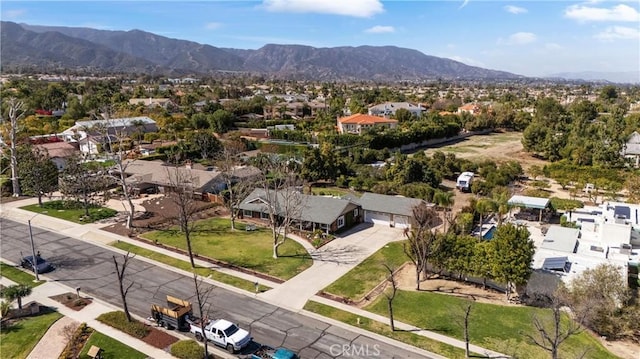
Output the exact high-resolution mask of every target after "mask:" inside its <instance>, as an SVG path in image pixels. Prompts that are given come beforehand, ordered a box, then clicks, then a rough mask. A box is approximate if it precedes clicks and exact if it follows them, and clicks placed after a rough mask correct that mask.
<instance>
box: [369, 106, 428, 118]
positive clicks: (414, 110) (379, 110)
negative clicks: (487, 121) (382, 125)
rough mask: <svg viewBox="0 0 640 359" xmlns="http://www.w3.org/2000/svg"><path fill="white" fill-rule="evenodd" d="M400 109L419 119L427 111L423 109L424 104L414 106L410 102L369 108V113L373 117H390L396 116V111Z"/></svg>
mask: <svg viewBox="0 0 640 359" xmlns="http://www.w3.org/2000/svg"><path fill="white" fill-rule="evenodd" d="M399 109H405V110H407V111H409V112H410V113H411V114H412V115H414V116H416V117H418V118H419V117H420V116H421V115H422V113H423V112H424V111H425V110H426V109H425V108H424V107H422V104H418V105H414V104H412V103H409V102H385V103H382V104H379V105H375V106H371V107H369V112H368V113H369V115H371V116H381V117H390V116H395V115H396V111H398V110H399Z"/></svg>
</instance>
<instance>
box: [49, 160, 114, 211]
mask: <svg viewBox="0 0 640 359" xmlns="http://www.w3.org/2000/svg"><path fill="white" fill-rule="evenodd" d="M110 184H111V181H110V179H109V177H108V176H107V175H106V171H104V170H103V168H102V167H100V165H99V164H97V163H83V162H82V160H81V159H80V157H78V156H77V155H75V156H71V157H69V158H67V163H66V166H65V168H64V170H63V171H62V173H61V176H60V192H62V194H63V195H65V196H66V197H71V198H72V199H73V200H75V201H76V202H78V203H81V204H82V207H83V208H84V212H85V216H89V208H91V207H92V206H95V205H100V204H102V203H103V202H104V200H105V195H106V193H105V191H106V190H107V188H108V187H109V185H110Z"/></svg>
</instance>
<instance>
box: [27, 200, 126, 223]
mask: <svg viewBox="0 0 640 359" xmlns="http://www.w3.org/2000/svg"><path fill="white" fill-rule="evenodd" d="M20 208H21V209H24V210H27V211H31V212H35V213H40V214H46V215H47V216H51V217H56V218H60V219H64V220H65V221H71V222H75V223H93V222H96V221H99V220H101V219H105V218H110V217H113V216H115V215H116V214H118V211H116V210H113V209H111V208H106V207H100V206H92V207H90V208H89V216H88V217H87V216H85V211H84V208H82V205H81V204H80V203H78V202H73V201H49V202H43V203H42V207H40V206H38V204H31V205H28V206H23V207H20Z"/></svg>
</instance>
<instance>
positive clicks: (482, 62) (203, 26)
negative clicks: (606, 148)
mask: <svg viewBox="0 0 640 359" xmlns="http://www.w3.org/2000/svg"><path fill="white" fill-rule="evenodd" d="M0 7H1V12H0V14H1V18H2V20H5V21H14V22H18V23H27V24H30V25H55V26H73V27H91V28H97V29H102V30H132V29H139V30H143V31H148V32H152V33H155V34H158V35H162V36H166V37H170V38H176V39H183V40H191V41H195V42H198V43H203V44H209V45H213V46H217V47H233V48H240V49H257V48H260V47H261V46H263V45H265V44H267V43H278V44H302V45H310V46H315V47H333V46H359V45H393V46H399V47H407V48H412V49H416V50H418V51H421V52H423V53H425V54H428V55H433V56H438V57H446V58H450V59H454V60H458V61H461V62H463V63H466V64H468V65H473V66H480V67H484V68H490V69H496V70H504V71H509V72H513V73H517V74H521V75H526V76H544V75H548V74H552V73H558V72H580V71H599V72H618V71H639V70H640V2H639V1H637V0H635V1H624V0H621V1H611V0H587V1H583V2H581V1H557V0H536V1H503V0H500V1H481V0H459V1H458V0H455V1H454V0H447V1H444V0H443V1H430V0H423V1H379V0H260V1H258V0H256V1H242V0H235V1H215V0H211V1H193V2H178V1H158V0H156V1H117V2H114V1H66V2H61V1H9V0H2V2H1V3H0Z"/></svg>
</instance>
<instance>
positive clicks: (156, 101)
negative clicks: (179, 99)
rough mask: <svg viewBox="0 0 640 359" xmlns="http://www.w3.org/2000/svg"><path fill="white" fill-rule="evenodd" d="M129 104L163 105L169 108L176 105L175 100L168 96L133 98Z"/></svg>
mask: <svg viewBox="0 0 640 359" xmlns="http://www.w3.org/2000/svg"><path fill="white" fill-rule="evenodd" d="M129 105H144V106H145V107H162V108H165V109H166V108H169V107H172V106H175V104H174V103H173V101H171V99H168V98H132V99H130V100H129Z"/></svg>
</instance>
